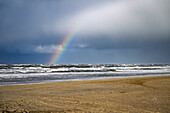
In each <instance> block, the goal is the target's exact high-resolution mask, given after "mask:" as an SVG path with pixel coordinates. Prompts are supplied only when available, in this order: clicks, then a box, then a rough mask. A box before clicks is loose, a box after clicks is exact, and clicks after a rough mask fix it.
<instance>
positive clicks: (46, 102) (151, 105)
mask: <svg viewBox="0 0 170 113" xmlns="http://www.w3.org/2000/svg"><path fill="white" fill-rule="evenodd" d="M4 111H11V112H48V113H49V112H116V113H119V112H132V113H133V112H135V113H139V112H141V113H150V112H162V113H168V112H170V76H155V77H137V78H122V79H108V80H89V81H70V82H59V83H44V84H30V85H13V86H0V112H4Z"/></svg>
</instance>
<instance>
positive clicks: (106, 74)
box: [0, 64, 170, 85]
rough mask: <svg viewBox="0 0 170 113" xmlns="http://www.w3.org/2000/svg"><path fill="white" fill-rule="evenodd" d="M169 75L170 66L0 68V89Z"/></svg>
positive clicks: (6, 66)
mask: <svg viewBox="0 0 170 113" xmlns="http://www.w3.org/2000/svg"><path fill="white" fill-rule="evenodd" d="M158 75H170V64H97V65H93V64H71V65H70V64H68V65H66V64H63V65H59V64H52V65H43V64H11V65H7V64H0V85H16V84H31V83H46V82H61V81H75V80H95V79H111V78H125V77H138V76H158Z"/></svg>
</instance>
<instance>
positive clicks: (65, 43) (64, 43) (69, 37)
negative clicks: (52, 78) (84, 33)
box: [49, 28, 78, 64]
mask: <svg viewBox="0 0 170 113" xmlns="http://www.w3.org/2000/svg"><path fill="white" fill-rule="evenodd" d="M77 32H78V30H77V29H76V28H73V29H72V30H70V31H69V32H68V33H67V34H66V35H65V36H64V38H63V40H62V41H61V43H60V44H59V45H60V46H61V47H62V48H61V49H56V51H55V52H54V54H53V55H52V57H51V59H50V61H49V64H56V63H58V62H59V61H60V59H61V57H62V56H63V53H64V51H65V50H67V48H68V46H69V45H70V43H71V41H72V40H73V38H74V37H75V35H76V34H77Z"/></svg>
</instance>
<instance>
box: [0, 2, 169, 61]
mask: <svg viewBox="0 0 170 113" xmlns="http://www.w3.org/2000/svg"><path fill="white" fill-rule="evenodd" d="M169 3H170V1H169V0H161V1H160V0H36V1H35V0H15V1H14V0H0V52H1V62H0V63H2V61H3V62H5V58H6V61H8V59H10V58H9V56H10V55H11V54H13V55H14V56H13V58H14V59H15V57H17V56H20V57H21V56H22V55H23V56H25V54H26V55H30V57H28V59H27V61H31V60H30V59H33V57H32V56H34V57H36V58H35V59H37V58H38V56H39V54H43V55H44V57H43V59H42V60H43V61H44V60H45V56H46V57H47V56H48V55H49V53H53V52H54V51H56V50H62V45H60V42H61V41H62V40H63V37H64V36H65V35H66V34H68V31H70V30H72V29H73V28H75V29H76V31H78V32H77V34H76V35H75V37H74V38H73V41H72V43H71V45H69V48H68V50H67V51H66V52H67V53H65V54H66V56H70V59H69V58H67V57H66V56H65V57H66V58H65V59H66V62H69V63H70V62H71V61H69V60H72V62H71V63H74V62H77V63H79V62H83V63H85V62H88V60H87V59H91V61H89V62H93V61H94V63H95V62H99V61H101V62H102V63H104V62H105V63H108V62H109V61H112V62H118V63H119V62H120V61H125V62H126V63H128V62H138V61H139V62H142V61H143V62H144V61H145V62H149V61H150V62H151V61H152V62H155V61H158V62H159V61H160V62H164V63H165V62H166V61H167V62H170V61H169V60H168V56H169V55H170V53H169V48H170V32H169V31H170V22H169V20H170V15H169V12H170V4H169ZM44 53H45V54H44ZM2 54H4V55H2ZM87 54H89V55H88V56H87ZM78 56H79V57H78ZM99 56H100V57H99ZM110 56H112V57H110ZM95 57H96V58H95ZM29 58H30V59H29ZM152 58H153V60H152ZM2 59H3V60H2ZM76 59H77V61H76ZM94 59H95V60H94ZM159 59H160V60H159ZM25 60H26V59H25ZM81 60H82V61H81ZM12 61H13V59H11V62H12ZM23 61H24V59H23ZM63 62H64V61H63ZM19 63H20V62H19ZM122 63H123V62H122Z"/></svg>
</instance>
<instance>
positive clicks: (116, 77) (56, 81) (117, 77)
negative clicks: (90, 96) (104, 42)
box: [0, 74, 169, 87]
mask: <svg viewBox="0 0 170 113" xmlns="http://www.w3.org/2000/svg"><path fill="white" fill-rule="evenodd" d="M168 75H169V74H154V75H131V76H129V75H127V76H126V75H125V76H112V77H97V78H86V79H66V80H43V81H42V82H38V81H34V82H27V83H16V84H15V83H14V84H7V85H1V84H0V87H1V86H13V85H14V86H15V85H29V84H44V83H58V82H72V81H73V82H74V81H89V80H108V79H119V78H136V77H154V76H168Z"/></svg>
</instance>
